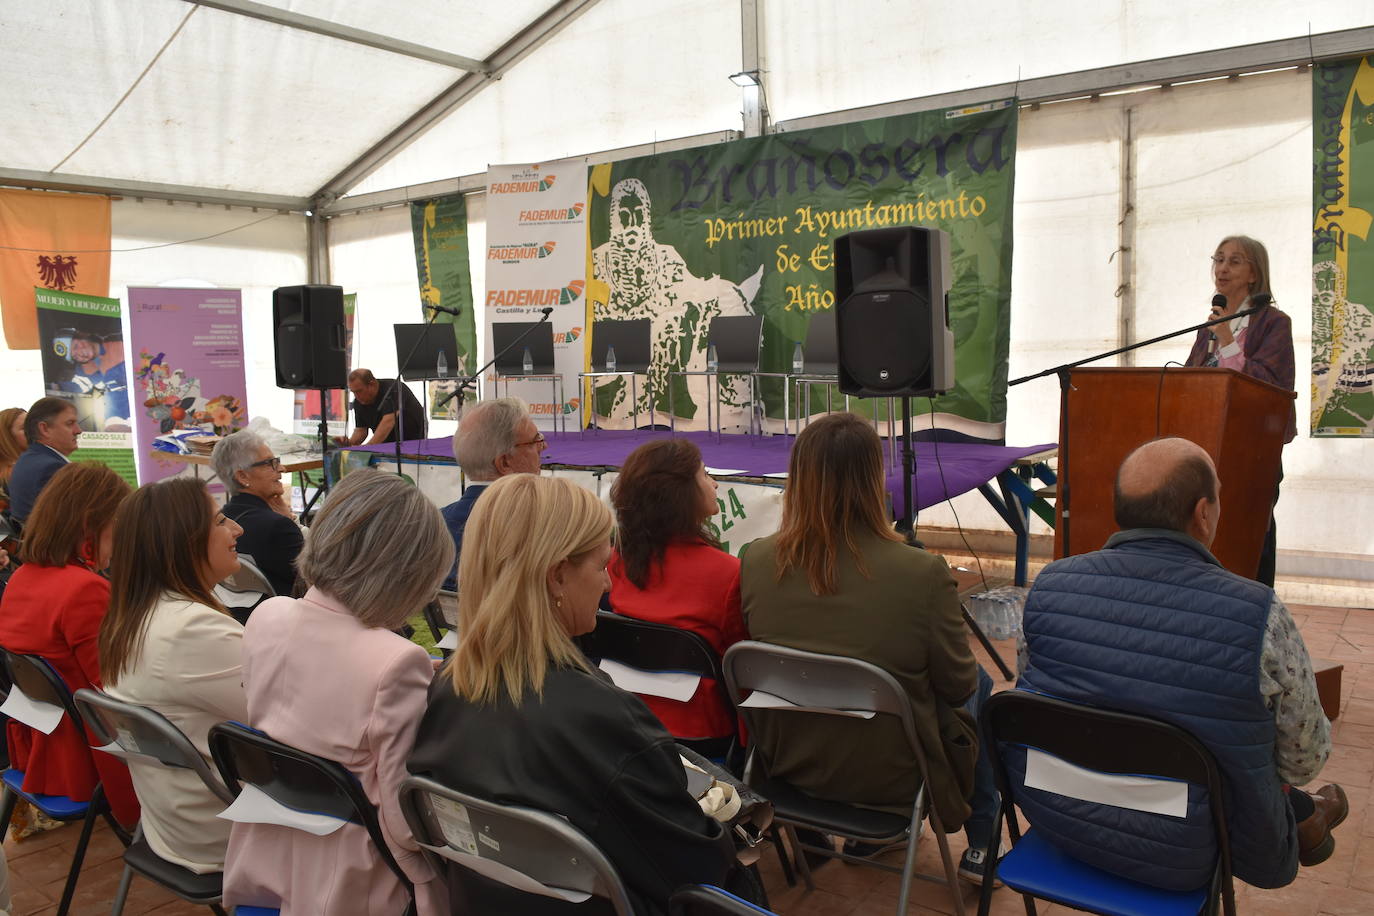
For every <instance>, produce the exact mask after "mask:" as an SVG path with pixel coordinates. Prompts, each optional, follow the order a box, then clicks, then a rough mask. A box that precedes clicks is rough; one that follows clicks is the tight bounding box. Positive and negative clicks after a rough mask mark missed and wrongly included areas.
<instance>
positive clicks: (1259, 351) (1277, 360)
mask: <svg viewBox="0 0 1374 916" xmlns="http://www.w3.org/2000/svg"><path fill="white" fill-rule="evenodd" d="M1212 281H1213V283H1214V286H1215V289H1216V296H1215V297H1214V298H1213V302H1214V304H1213V306H1212V312H1211V315H1210V316H1209V317H1210V318H1220V317H1222V316H1223V315H1234V314H1235V313H1236V312H1239V311H1242V310H1243V309H1247V308H1249V307H1250V306H1252V305H1261V304H1264V303H1269V302H1272V301H1273V296H1272V295H1271V293H1270V292H1269V252H1267V251H1266V250H1265V248H1264V246H1263V245H1262V244H1260V243H1259V242H1258V241H1256V240H1255V239H1252V238H1250V237H1249V236H1245V235H1232V236H1227V237H1226V238H1224V239H1222V240H1221V244H1219V245H1217V250H1216V251H1215V252H1213V254H1212ZM1223 297H1224V298H1225V299H1226V304H1225V306H1222V305H1220V304H1219V303H1220V301H1221V299H1222V298H1223ZM1187 365H1189V366H1213V367H1220V368H1222V369H1235V370H1236V371H1237V372H1243V373H1244V374H1246V375H1248V376H1250V377H1251V378H1257V379H1259V380H1260V381H1262V382H1268V383H1269V384H1271V385H1277V386H1279V387H1280V388H1282V389H1284V390H1285V391H1292V390H1294V389H1293V382H1294V378H1295V376H1296V372H1295V370H1294V359H1293V320H1292V319H1291V318H1289V317H1288V316H1287V315H1286V314H1284V313H1283V312H1281V311H1279V310H1278V309H1277V308H1275V307H1274V306H1273V305H1267V307H1265V308H1262V309H1261V310H1260V311H1259V312H1257V313H1256V314H1254V315H1249V316H1247V317H1245V318H1241V319H1239V320H1235V319H1233V320H1231V321H1225V322H1222V323H1221V324H1215V325H1212V327H1210V328H1204V329H1203V330H1201V331H1198V334H1197V339H1196V340H1195V341H1193V349H1192V352H1190V353H1189V354H1188V362H1187ZM1297 434H1298V414H1297V407H1296V402H1290V403H1289V405H1288V421H1287V426H1286V428H1285V431H1284V436H1283V441H1284V444H1285V445H1286V444H1288V443H1289V442H1292V441H1293V439H1294V438H1295V437H1296V436H1297ZM1279 480H1280V481H1282V480H1283V470H1282V468H1280V470H1279ZM1278 501H1279V489H1278V483H1277V482H1275V484H1274V502H1275V503H1277V502H1278ZM1276 534H1277V531H1276V529H1275V526H1274V520H1273V516H1272V515H1271V516H1270V520H1269V532H1268V534H1266V535H1265V538H1264V549H1263V551H1262V552H1261V554H1260V565H1259V571H1258V573H1257V574H1256V575H1255V578H1256V579H1257V580H1259V581H1260V582H1263V583H1264V584H1265V585H1269V586H1272V585H1273V584H1274V561H1275V554H1276Z"/></svg>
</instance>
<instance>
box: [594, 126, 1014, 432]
mask: <svg viewBox="0 0 1374 916" xmlns="http://www.w3.org/2000/svg"><path fill="white" fill-rule="evenodd" d="M1016 124H1017V118H1016V106H1015V104H1014V103H1013V102H1012V101H1011V100H1003V101H998V102H993V103H990V104H986V105H979V106H973V107H968V108H961V109H951V110H940V111H929V112H920V113H917V114H912V115H903V116H900V117H894V118H883V119H878V120H872V121H863V122H858V123H854V124H845V125H840V126H836V127H828V128H821V129H817V130H813V131H806V132H802V133H795V134H774V135H770V136H767V137H759V138H754V139H749V140H740V141H736V142H734V143H728V144H721V145H719V146H712V147H702V148H699V149H693V150H686V151H682V152H674V153H667V154H662V155H656V156H645V157H641V158H638V159H628V160H624V161H621V162H616V163H612V164H609V165H603V166H597V167H595V168H594V169H593V170H592V172H591V177H590V186H591V192H592V193H591V199H590V207H591V211H590V212H591V218H590V220H589V228H590V237H591V247H592V258H591V260H592V279H593V283H592V284H591V293H590V298H591V300H592V303H593V307H594V309H595V317H596V318H599V319H600V318H616V319H632V318H650V319H652V321H653V325H652V327H653V346H654V352H653V366H652V369H651V372H650V376H651V379H652V380H653V381H654V383H655V384H654V388H655V389H656V394H655V397H654V400H655V401H656V406H657V408H658V409H659V410H665V409H666V408H667V406H668V397H667V394H666V388H667V378H668V376H667V373H668V371H669V370H682V369H690V370H697V371H700V370H703V369H705V368H706V350H707V341H706V329H707V327H708V325H709V322H710V320H711V318H713V317H715V316H717V315H746V314H760V315H762V316H763V318H764V322H763V352H762V360H761V368H762V369H763V370H764V371H767V372H785V371H788V370H789V369H790V368H791V366H792V361H793V354H794V351H795V349H796V346H797V344H798V343H800V342H803V341H805V340H806V332H807V326H808V325H809V323H810V321H811V320H812V317H813V316H815V315H817V314H818V313H824V312H830V311H831V310H833V309H834V307H835V301H834V276H833V263H834V256H833V250H832V246H833V243H834V241H835V239H836V238H837V237H839V236H842V235H846V234H848V233H850V232H855V231H860V230H865V229H879V228H887V227H894V226H927V227H931V228H936V229H942V230H944V231H945V232H947V233H948V234H949V236H950V244H951V262H952V268H953V280H954V283H953V288H952V290H951V292H950V297H949V318H950V325H951V327H952V329H953V331H954V336H955V344H956V355H955V378H956V386H955V388H954V390H953V391H951V392H950V393H949V394H947V395H944V396H941V397H940V398H937V399H936V401H935V405H934V409H935V411H937V412H940V413H945V414H950V415H954V416H957V417H961V418H963V419H964V420H965V421H968V422H967V423H966V424H964V428H965V429H966V431H969V432H973V433H974V434H975V435H979V436H984V437H987V438H1000V437H1001V435H1002V432H1003V429H1004V428H1005V420H1006V383H1007V348H1008V338H1009V333H1010V299H1011V252H1012V191H1013V172H1014V168H1013V163H1014V160H1015V153H1016ZM765 381H767V380H765ZM675 385H676V390H675V392H674V394H675V402H676V407H677V412H678V415H679V416H680V417H689V418H690V417H696V416H700V415H701V414H702V412H703V411H702V408H703V405H702V401H703V400H704V396H705V392H706V389H705V384H704V382H697V383H694V384H693V385H688V384H686V383H685V382H683V381H682V380H681V378H679V379H678V380H677V381H676V383H675ZM608 390H610V392H611V393H609V394H608V393H606V392H607V391H608ZM746 390H747V389H746ZM627 395H628V393H626V392H622V391H619V390H616V388H615V386H611V385H607V386H605V387H604V388H603V389H602V390H601V392H599V395H598V412H599V413H611V412H612V411H614V414H615V415H619V414H621V413H623V412H625V411H626V410H627V409H628V406H629V405H628V404H626V403H625V402H627V401H628V396H627ZM722 396H723V399H724V400H725V402H726V403H727V404H729V403H731V402H732V400H733V403H735V404H737V405H738V404H742V403H744V401H743V398H744V397H747V394H746V393H745V392H743V391H731V390H729V386H726V390H725V391H723V392H722ZM822 397H823V395H822ZM612 399H614V403H610V401H611V400H612ZM763 399H764V402H765V405H766V411H767V414H768V416H770V417H781V416H782V387H781V384H780V383H776V382H775V383H774V384H772V385H771V386H770V385H767V384H765V386H764V388H763ZM640 400H641V401H642V402H643V403H642V404H641V405H640V406H641V409H647V407H648V396H647V394H646V393H645V390H644V388H641V389H640ZM601 401H607V403H601ZM915 406H916V408H917V409H918V410H920V411H921V412H925V411H926V410H928V409H929V407H928V405H927V404H926V403H925V402H924V401H921V402H919V403H918V404H916V405H915Z"/></svg>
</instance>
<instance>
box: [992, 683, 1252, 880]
mask: <svg viewBox="0 0 1374 916" xmlns="http://www.w3.org/2000/svg"><path fill="white" fill-rule="evenodd" d="M978 724H979V731H980V736H981V739H982V740H983V741H986V742H988V746H989V747H990V748H991V749H992V751H993V762H994V769H995V771H996V775H997V781H998V785H999V788H1000V789H1001V791H1002V792H1003V793H1004V798H1007V797H1009V798H1010V800H1011V801H1012V802H1015V800H1016V796H1017V792H1018V791H1020V790H1021V789H1022V788H1023V787H1022V786H1014V785H1010V784H1009V780H1008V778H1007V773H1006V766H1005V764H1004V762H1003V759H1002V753H1001V748H1002V745H1003V744H1012V745H1021V746H1024V747H1026V748H1033V749H1038V750H1041V751H1044V752H1045V753H1047V754H1050V755H1052V756H1054V757H1057V758H1059V759H1060V760H1064V761H1067V762H1068V763H1071V764H1073V765H1074V766H1077V767H1080V768H1082V769H1085V770H1092V771H1094V772H1098V773H1106V774H1110V775H1120V776H1132V777H1139V776H1148V777H1159V778H1161V779H1167V780H1174V781H1178V782H1187V783H1192V784H1194V785H1200V786H1206V787H1207V792H1208V796H1209V807H1210V809H1211V816H1212V822H1213V825H1214V826H1215V828H1216V833H1217V848H1218V850H1219V854H1220V857H1221V863H1220V865H1221V868H1222V871H1223V873H1224V874H1225V875H1227V876H1229V875H1230V874H1231V852H1230V840H1229V836H1228V834H1227V829H1226V812H1225V809H1224V802H1223V794H1222V784H1221V775H1220V773H1219V772H1218V770H1217V765H1216V760H1215V759H1214V758H1213V757H1212V754H1211V752H1210V751H1208V750H1207V748H1206V747H1205V746H1204V745H1203V744H1202V743H1201V742H1200V741H1198V740H1197V739H1196V738H1194V737H1193V736H1192V735H1190V734H1188V732H1186V731H1185V730H1183V729H1181V728H1179V727H1178V726H1176V725H1172V724H1170V723H1168V722H1162V721H1160V720H1158V719H1151V718H1148V717H1146V716H1140V715H1136V714H1134V713H1127V712H1119V711H1117V710H1114V709H1103V708H1100V707H1094V706H1084V705H1082V704H1080V703H1071V702H1069V701H1067V700H1061V699H1058V698H1057V697H1049V696H1045V695H1043V694H1038V693H1032V692H1030V691H1028V690H1007V691H1003V692H1002V693H999V694H995V695H994V696H992V697H990V698H989V699H988V701H987V702H986V703H985V704H983V708H982V709H981V710H980V712H979V716H978ZM1228 880H1229V877H1228Z"/></svg>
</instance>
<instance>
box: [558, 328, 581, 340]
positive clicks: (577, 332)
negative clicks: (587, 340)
mask: <svg viewBox="0 0 1374 916" xmlns="http://www.w3.org/2000/svg"><path fill="white" fill-rule="evenodd" d="M581 336H582V329H581V328H569V329H568V330H567V331H565V332H559V333H557V334H555V335H553V342H554V343H556V344H570V343H572V342H573V341H575V340H577V338H579V337H581Z"/></svg>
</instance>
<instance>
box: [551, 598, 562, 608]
mask: <svg viewBox="0 0 1374 916" xmlns="http://www.w3.org/2000/svg"><path fill="white" fill-rule="evenodd" d="M553 607H554V610H556V611H561V610H563V596H562V595H558V596H557V597H555V598H554V599H553Z"/></svg>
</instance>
